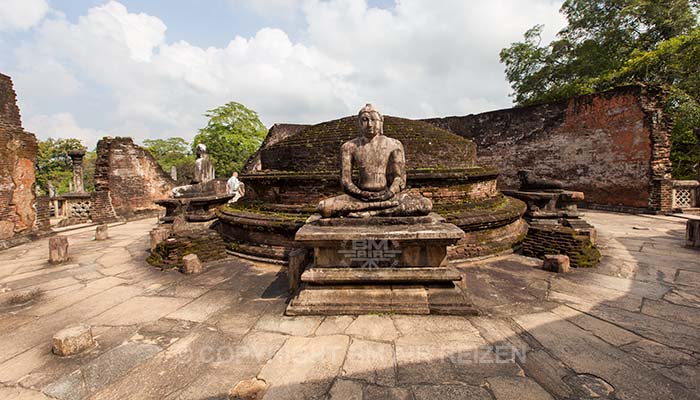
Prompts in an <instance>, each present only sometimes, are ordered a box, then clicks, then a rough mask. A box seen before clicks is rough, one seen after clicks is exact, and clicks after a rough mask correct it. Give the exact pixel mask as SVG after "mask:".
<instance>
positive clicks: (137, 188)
mask: <svg viewBox="0 0 700 400" xmlns="http://www.w3.org/2000/svg"><path fill="white" fill-rule="evenodd" d="M174 186H175V181H174V180H173V179H172V178H171V177H170V175H168V174H167V173H165V171H163V169H162V168H161V167H160V165H158V162H157V161H156V160H155V159H154V158H153V156H152V155H151V154H150V153H149V152H148V151H146V150H144V149H142V148H141V147H139V146H137V145H135V144H134V141H133V140H132V139H131V138H128V137H125V138H121V137H118V138H103V139H102V140H100V141H99V142H98V143H97V159H96V161H95V191H96V192H100V193H97V194H96V195H94V196H93V198H95V199H96V200H99V203H97V204H95V210H94V211H92V210H91V213H93V212H94V213H95V215H98V217H97V218H98V219H100V218H102V219H107V216H110V215H117V216H119V217H123V218H132V217H136V216H139V215H146V214H153V213H157V212H160V211H162V207H159V206H157V205H156V204H154V203H153V202H154V201H155V200H160V199H164V198H166V197H169V196H170V191H171V190H172V188H173V187H174ZM104 192H108V194H105V193H104ZM110 204H111V207H110ZM103 216H105V217H103Z"/></svg>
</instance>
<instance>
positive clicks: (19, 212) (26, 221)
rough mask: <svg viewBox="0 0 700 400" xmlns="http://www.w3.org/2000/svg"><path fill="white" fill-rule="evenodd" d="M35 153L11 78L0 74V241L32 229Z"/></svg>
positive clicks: (35, 145) (34, 210)
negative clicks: (21, 116) (22, 119)
mask: <svg viewBox="0 0 700 400" xmlns="http://www.w3.org/2000/svg"><path fill="white" fill-rule="evenodd" d="M36 154H37V142H36V137H34V135H33V134H31V133H29V132H25V131H24V129H22V123H21V121H20V116H19V108H18V107H17V99H16V94H15V91H14V90H13V88H12V81H11V80H10V78H9V77H8V76H5V75H2V74H0V242H4V241H7V240H10V239H12V238H14V237H16V236H22V235H26V234H29V233H31V232H32V231H34V230H36V228H35V221H36V208H35V204H34V203H35V194H34V190H33V189H34V181H35V176H34V164H35V163H36ZM0 245H1V246H0V247H6V246H5V245H4V244H2V243H0Z"/></svg>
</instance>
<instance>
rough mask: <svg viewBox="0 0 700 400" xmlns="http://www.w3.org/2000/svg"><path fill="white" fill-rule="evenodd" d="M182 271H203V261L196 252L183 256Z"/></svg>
mask: <svg viewBox="0 0 700 400" xmlns="http://www.w3.org/2000/svg"><path fill="white" fill-rule="evenodd" d="M182 262H183V263H184V264H183V265H182V272H183V273H185V274H199V273H201V272H202V263H201V262H200V261H199V257H197V255H196V254H188V255H186V256H184V257H182Z"/></svg>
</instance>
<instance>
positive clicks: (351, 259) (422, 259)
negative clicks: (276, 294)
mask: <svg viewBox="0 0 700 400" xmlns="http://www.w3.org/2000/svg"><path fill="white" fill-rule="evenodd" d="M463 235H464V233H463V232H462V230H461V229H459V228H458V227H457V226H455V225H453V224H448V223H446V222H444V219H442V218H441V217H440V216H438V215H437V214H430V215H428V216H425V217H387V218H368V219H351V218H328V219H322V218H320V216H317V215H315V216H312V217H311V218H309V220H308V221H307V223H306V224H305V225H304V226H303V227H302V228H300V229H299V231H298V232H297V234H296V237H295V240H296V241H297V242H299V243H300V244H302V245H303V246H305V247H307V248H312V249H313V261H312V262H311V263H310V265H308V266H307V267H306V269H305V270H304V272H303V273H301V287H300V290H299V291H298V292H297V294H296V295H295V296H294V298H293V299H292V300H291V302H290V303H289V306H288V307H287V312H286V313H287V314H288V315H303V314H320V315H334V314H364V313H369V312H392V313H403V314H430V313H444V314H474V313H475V309H474V308H473V307H472V305H471V304H470V303H469V301H468V300H467V298H466V297H465V296H464V294H463V292H462V291H461V290H460V288H459V287H457V286H456V285H455V283H456V282H459V281H460V280H461V279H462V276H461V274H459V273H458V272H457V271H456V270H454V269H452V268H449V267H448V265H447V246H449V245H452V244H454V243H456V242H457V241H458V240H459V239H460V238H462V236H463ZM290 279H291V278H290Z"/></svg>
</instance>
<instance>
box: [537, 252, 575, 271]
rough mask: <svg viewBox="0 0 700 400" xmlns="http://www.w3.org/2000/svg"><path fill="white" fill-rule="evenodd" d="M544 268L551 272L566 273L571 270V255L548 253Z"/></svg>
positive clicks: (545, 257)
mask: <svg viewBox="0 0 700 400" xmlns="http://www.w3.org/2000/svg"><path fill="white" fill-rule="evenodd" d="M542 269H544V270H545V271H550V272H559V273H566V272H569V271H571V262H570V261H569V256H567V255H564V254H547V255H545V256H544V261H543V263H542Z"/></svg>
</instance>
